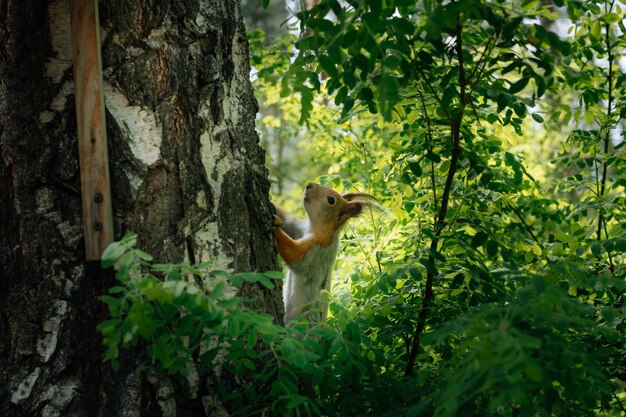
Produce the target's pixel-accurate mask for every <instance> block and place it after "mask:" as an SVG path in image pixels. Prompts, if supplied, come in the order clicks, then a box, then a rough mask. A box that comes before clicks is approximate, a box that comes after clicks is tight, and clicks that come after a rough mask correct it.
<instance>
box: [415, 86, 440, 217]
mask: <svg viewBox="0 0 626 417" xmlns="http://www.w3.org/2000/svg"><path fill="white" fill-rule="evenodd" d="M418 95H419V97H420V101H421V102H422V109H423V110H424V116H425V117H426V128H427V131H428V145H427V146H428V151H429V152H432V143H433V132H432V128H431V126H430V116H429V115H428V110H427V109H426V102H425V101H424V95H423V94H422V92H421V91H420V90H418ZM430 181H431V184H432V187H433V201H434V210H433V211H434V213H437V183H436V181H435V162H434V161H433V160H432V159H431V160H430ZM436 218H437V217H436V214H435V219H436Z"/></svg>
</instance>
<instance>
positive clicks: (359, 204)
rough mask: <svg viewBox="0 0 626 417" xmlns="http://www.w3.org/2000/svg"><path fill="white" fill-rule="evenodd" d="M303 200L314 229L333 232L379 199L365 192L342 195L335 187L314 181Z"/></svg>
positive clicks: (309, 185) (308, 187) (307, 188)
mask: <svg viewBox="0 0 626 417" xmlns="http://www.w3.org/2000/svg"><path fill="white" fill-rule="evenodd" d="M303 200H304V209H305V210H306V213H307V215H308V216H309V221H310V222H311V226H312V227H313V229H314V230H320V231H326V232H330V233H331V234H332V233H334V232H335V230H337V229H339V228H340V227H342V226H343V225H344V224H345V223H346V222H347V221H348V220H349V219H351V218H352V217H356V216H358V215H359V214H361V212H362V211H363V208H364V207H370V206H372V204H374V203H375V202H377V201H378V200H376V199H375V198H374V197H372V196H371V195H369V194H365V193H348V194H343V195H340V194H339V193H337V192H336V191H334V190H333V189H331V188H328V187H325V186H323V185H320V184H317V183H314V182H312V183H309V184H308V185H307V186H306V189H305V190H304V199H303Z"/></svg>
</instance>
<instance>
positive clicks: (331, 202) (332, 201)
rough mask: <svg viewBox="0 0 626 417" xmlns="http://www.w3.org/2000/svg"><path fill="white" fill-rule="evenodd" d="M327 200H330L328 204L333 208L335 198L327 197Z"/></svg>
mask: <svg viewBox="0 0 626 417" xmlns="http://www.w3.org/2000/svg"><path fill="white" fill-rule="evenodd" d="M326 200H328V204H330V205H331V206H332V205H333V204H335V197H333V196H332V195H329V196H328V197H326Z"/></svg>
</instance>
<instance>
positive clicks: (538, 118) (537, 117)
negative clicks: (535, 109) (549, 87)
mask: <svg viewBox="0 0 626 417" xmlns="http://www.w3.org/2000/svg"><path fill="white" fill-rule="evenodd" d="M532 118H533V120H535V122H537V123H543V117H541V115H540V114H538V113H533V114H532Z"/></svg>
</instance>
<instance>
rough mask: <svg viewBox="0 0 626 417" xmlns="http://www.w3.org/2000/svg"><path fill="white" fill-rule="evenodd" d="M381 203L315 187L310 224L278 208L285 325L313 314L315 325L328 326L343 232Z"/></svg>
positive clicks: (307, 196)
mask: <svg viewBox="0 0 626 417" xmlns="http://www.w3.org/2000/svg"><path fill="white" fill-rule="evenodd" d="M377 201H378V200H376V198H374V197H372V196H371V195H369V194H366V193H348V194H343V195H340V194H338V193H337V192H335V191H334V190H332V189H331V188H328V187H325V186H323V185H320V184H317V183H314V182H312V183H309V184H308V185H307V186H306V189H305V190H304V197H303V204H304V209H305V211H306V213H307V216H308V220H304V219H300V218H296V217H292V216H290V215H289V214H287V213H285V211H284V210H282V209H280V208H277V209H276V212H277V215H275V216H274V232H275V235H276V246H277V248H278V253H279V254H280V256H281V257H282V258H283V260H284V261H285V263H286V264H287V270H288V271H287V275H286V278H285V285H284V289H283V301H284V303H285V324H286V325H290V324H291V323H292V322H293V321H294V320H295V319H296V318H298V316H300V315H302V314H303V313H307V318H308V320H309V321H316V322H321V321H324V320H326V315H327V310H328V306H327V303H326V302H325V300H322V298H324V294H327V293H328V291H329V290H330V276H331V270H332V266H333V264H334V262H335V258H336V257H337V252H338V251H339V231H340V230H341V228H342V227H343V226H344V225H345V224H346V222H347V221H348V220H349V219H351V218H353V217H357V216H358V215H360V214H361V213H362V211H363V208H364V207H371V206H372V205H373V204H374V203H376V202H377Z"/></svg>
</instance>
